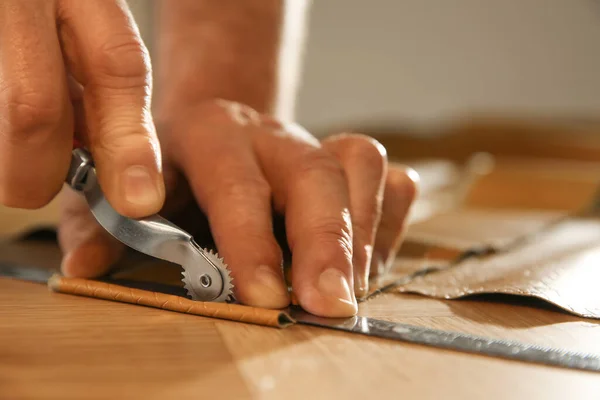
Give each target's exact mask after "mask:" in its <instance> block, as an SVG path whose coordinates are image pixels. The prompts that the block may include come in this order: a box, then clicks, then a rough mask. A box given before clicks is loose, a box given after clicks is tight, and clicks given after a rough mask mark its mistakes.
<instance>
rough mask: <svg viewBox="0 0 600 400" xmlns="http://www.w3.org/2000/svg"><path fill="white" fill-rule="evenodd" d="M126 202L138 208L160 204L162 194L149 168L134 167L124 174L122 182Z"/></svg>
mask: <svg viewBox="0 0 600 400" xmlns="http://www.w3.org/2000/svg"><path fill="white" fill-rule="evenodd" d="M121 185H122V188H123V192H124V193H125V200H127V201H128V202H129V203H132V204H135V205H138V206H151V205H155V204H157V203H160V193H159V190H158V187H157V184H156V181H155V180H154V179H152V176H151V175H150V171H148V168H146V167H143V166H141V165H134V166H132V167H129V168H127V169H126V170H125V172H123V178H122V181H121Z"/></svg>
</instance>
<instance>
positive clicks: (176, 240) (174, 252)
mask: <svg viewBox="0 0 600 400" xmlns="http://www.w3.org/2000/svg"><path fill="white" fill-rule="evenodd" d="M66 182H67V183H68V184H69V186H71V188H73V189H74V190H76V191H78V192H80V193H82V194H84V195H85V197H86V199H87V201H88V203H89V205H90V208H91V210H92V213H93V214H94V216H95V217H96V219H97V220H98V222H99V223H100V225H102V226H103V227H104V229H106V230H107V231H108V232H109V233H110V234H111V235H113V236H114V237H115V238H117V239H118V240H120V241H121V242H123V243H124V244H125V245H127V246H129V247H131V248H133V249H135V250H137V251H139V252H141V253H144V254H147V255H149V256H152V257H156V258H160V259H162V260H165V261H169V262H174V263H178V264H183V263H185V262H187V261H189V258H188V257H186V254H187V253H188V252H189V249H188V248H189V246H190V245H191V243H192V241H193V240H192V236H191V235H189V234H188V233H187V232H185V231H183V230H181V229H180V228H179V227H177V226H176V225H174V224H172V223H171V222H169V221H167V220H166V219H164V218H162V217H160V216H159V215H152V216H150V217H146V218H142V219H131V218H127V217H124V216H122V215H120V214H119V213H118V212H117V211H115V209H114V208H113V207H112V206H111V205H110V203H109V202H108V201H107V200H106V198H105V197H104V194H103V192H102V190H101V188H100V185H98V182H97V178H96V171H95V168H94V164H93V161H92V157H91V155H90V153H88V152H87V151H86V150H85V149H83V148H76V149H74V150H73V153H72V158H71V166H70V168H69V172H68V175H67V178H66Z"/></svg>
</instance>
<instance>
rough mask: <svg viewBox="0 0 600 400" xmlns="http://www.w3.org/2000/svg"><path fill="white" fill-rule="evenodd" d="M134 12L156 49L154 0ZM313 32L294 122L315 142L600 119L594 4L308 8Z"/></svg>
mask: <svg viewBox="0 0 600 400" xmlns="http://www.w3.org/2000/svg"><path fill="white" fill-rule="evenodd" d="M288 1H289V2H290V3H291V4H293V3H294V2H295V1H296V0H288ZM129 3H130V6H131V8H132V11H133V12H134V15H135V17H136V20H137V21H138V23H139V26H140V29H141V31H142V35H143V36H144V38H145V40H146V43H147V45H148V47H149V48H150V51H152V35H153V26H152V25H153V24H152V15H151V5H152V3H153V1H152V0H129ZM308 24H309V28H308V32H307V41H306V47H305V58H304V60H303V66H302V69H303V71H302V85H301V90H300V98H299V102H298V106H297V117H298V121H299V122H300V123H301V124H303V125H304V126H305V127H307V128H308V129H310V130H312V131H314V132H315V133H317V134H318V133H320V132H322V131H325V130H328V129H331V128H333V127H337V126H339V125H356V126H362V125H369V126H374V127H378V126H387V125H389V127H390V128H392V127H393V126H394V125H397V124H402V125H405V124H410V125H414V126H415V127H425V128H429V127H431V126H432V125H437V124H440V123H445V122H446V121H447V120H449V119H450V120H453V119H455V118H457V117H462V116H466V115H470V114H471V113H482V112H484V113H500V114H503V115H509V116H511V117H532V116H533V117H540V118H542V117H544V118H546V117H552V118H561V119H581V120H586V119H593V118H596V116H597V115H598V112H599V111H600V1H598V0H568V1H565V0H502V1H500V0H495V1H494V0H453V1H447V0H370V1H364V0H313V2H312V6H311V8H310V13H309V16H308Z"/></svg>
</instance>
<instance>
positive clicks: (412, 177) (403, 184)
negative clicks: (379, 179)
mask: <svg viewBox="0 0 600 400" xmlns="http://www.w3.org/2000/svg"><path fill="white" fill-rule="evenodd" d="M387 186H388V190H392V191H393V192H394V193H395V197H398V198H402V199H405V200H407V201H409V202H412V201H413V200H414V199H415V198H416V197H417V196H418V193H419V174H418V173H417V171H415V170H414V169H412V168H410V167H406V166H401V165H399V164H393V165H391V167H390V169H389V171H388V176H387Z"/></svg>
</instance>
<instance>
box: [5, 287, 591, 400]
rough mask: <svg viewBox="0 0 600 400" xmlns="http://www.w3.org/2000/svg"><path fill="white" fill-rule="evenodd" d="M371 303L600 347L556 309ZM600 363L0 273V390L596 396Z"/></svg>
mask: <svg viewBox="0 0 600 400" xmlns="http://www.w3.org/2000/svg"><path fill="white" fill-rule="evenodd" d="M360 313H361V314H362V315H368V316H372V317H378V318H383V319H388V320H393V321H401V322H405V323H410V324H415V325H422V326H428V327H436V328H442V329H449V330H457V331H462V332H470V333H475V334H479V335H487V336H493V337H499V338H510V339H519V340H522V341H527V342H531V343H539V344H544V345H552V346H560V347H564V348H568V349H572V350H582V351H583V350H585V351H595V352H598V353H600V340H598V338H600V325H599V324H598V323H595V322H593V321H589V320H582V319H580V318H576V317H572V316H569V315H566V314H563V313H561V312H558V311H555V310H544V309H540V308H539V307H530V306H527V305H517V304H513V305H508V304H504V303H496V302H490V301H485V302H484V301H475V300H470V301H464V300H461V301H439V300H432V299H426V298H423V297H418V296H409V295H397V294H387V295H383V296H380V297H376V298H374V299H373V300H371V301H369V302H368V303H365V304H362V305H361V308H360ZM599 390H600V374H594V373H588V372H579V371H570V370H563V369H557V368H552V367H543V366H537V365H529V364H523V363H518V362H512V361H504V360H499V359H491V358H486V357H481V356H475V355H468V354H462V353H454V352H451V351H443V350H437V349H432V348H427V347H423V346H416V345H408V344H403V343H399V342H393V341H388V340H383V339H376V338H368V337H362V336H358V335H350V334H345V333H338V332H334V331H331V330H325V329H320V328H312V327H307V326H292V327H289V328H285V329H282V330H280V329H276V328H266V327H259V326H254V325H246V324H241V323H236V322H228V321H220V320H212V319H208V318H203V317H196V316H190V315H183V314H178V313H172V312H165V311H161V310H156V309H151V308H146V307H140V306H134V305H128V304H121V303H114V302H108V301H102V300H95V299H89V298H82V297H74V296H69V295H62V294H56V293H51V292H49V291H48V290H47V289H46V288H45V287H44V286H42V285H37V284H34V283H25V282H17V281H12V280H8V279H0V398H2V399H25V398H26V399H42V398H44V399H46V398H52V399H107V398H127V399H137V398H140V399H166V398H169V399H170V398H175V399H184V398H186V399H187V398H190V399H192V398H194V399H196V398H202V399H308V398H311V399H337V398H340V399H365V398H402V399H442V398H443V399H483V398H485V399H544V400H550V399H566V398H572V399H598V393H599Z"/></svg>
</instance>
